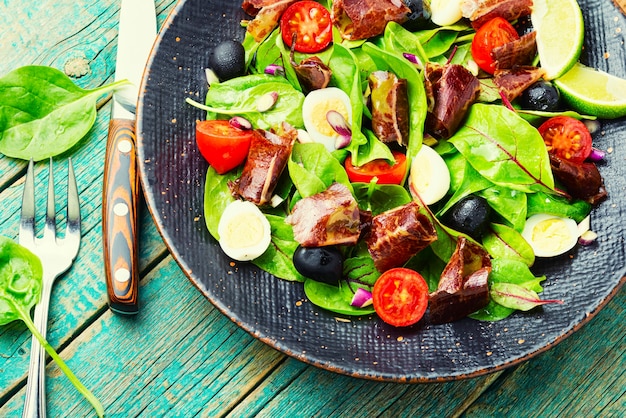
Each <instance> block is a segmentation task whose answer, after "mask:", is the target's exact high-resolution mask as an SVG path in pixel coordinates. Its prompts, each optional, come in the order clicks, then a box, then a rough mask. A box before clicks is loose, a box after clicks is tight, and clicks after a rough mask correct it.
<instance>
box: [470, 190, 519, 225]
mask: <svg viewBox="0 0 626 418" xmlns="http://www.w3.org/2000/svg"><path fill="white" fill-rule="evenodd" d="M477 194H478V195H479V196H482V197H484V198H485V199H486V200H487V203H489V206H491V208H492V209H494V210H495V211H496V212H497V213H498V214H499V215H500V216H501V217H502V218H503V219H504V220H506V221H507V222H508V223H510V224H511V225H512V226H513V228H515V229H517V230H518V231H521V230H522V229H524V223H526V193H523V192H520V191H519V190H515V189H509V188H507V187H501V186H497V185H494V186H491V187H489V188H486V189H484V190H481V191H479V192H478V193H477Z"/></svg>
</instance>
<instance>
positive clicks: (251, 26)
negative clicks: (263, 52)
mask: <svg viewBox="0 0 626 418" xmlns="http://www.w3.org/2000/svg"><path fill="white" fill-rule="evenodd" d="M296 1H298V0H246V1H244V2H243V4H242V5H241V7H242V8H243V10H244V11H245V12H246V13H248V14H249V15H250V16H254V19H252V20H251V21H250V22H248V26H247V28H246V30H247V31H248V33H249V34H250V35H252V37H253V38H254V40H255V41H257V42H261V41H262V40H263V39H265V37H266V36H267V35H269V34H270V32H271V31H273V30H274V28H276V26H278V22H279V21H280V17H281V16H282V14H283V12H284V11H285V10H287V7H289V6H291V5H292V4H293V3H295V2H296Z"/></svg>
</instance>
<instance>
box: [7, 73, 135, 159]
mask: <svg viewBox="0 0 626 418" xmlns="http://www.w3.org/2000/svg"><path fill="white" fill-rule="evenodd" d="M125 84H128V82H127V81H119V82H115V83H112V84H108V85H105V86H102V87H99V88H96V89H93V90H84V89H82V88H80V87H78V86H77V85H75V84H74V83H73V82H72V80H70V79H69V77H67V76H66V75H65V74H64V73H63V72H61V71H59V70H57V69H55V68H52V67H47V66H34V65H32V66H26V67H21V68H18V69H16V70H14V71H11V72H10V73H8V74H7V75H5V76H4V77H2V78H0V115H1V117H0V153H2V154H4V155H6V156H9V157H13V158H21V159H23V160H29V159H31V158H32V159H34V160H35V161H40V160H43V159H46V158H49V157H53V156H55V155H59V154H62V153H64V152H65V151H67V150H69V149H70V148H72V147H73V146H74V145H75V144H76V143H77V142H78V141H80V140H81V138H83V137H84V136H85V135H86V134H87V132H89V130H90V129H91V127H92V126H93V123H94V122H95V120H96V114H97V110H96V100H97V99H98V98H99V97H100V96H102V95H103V94H105V93H107V92H110V91H111V90H114V89H116V88H118V87H122V86H123V85H125Z"/></svg>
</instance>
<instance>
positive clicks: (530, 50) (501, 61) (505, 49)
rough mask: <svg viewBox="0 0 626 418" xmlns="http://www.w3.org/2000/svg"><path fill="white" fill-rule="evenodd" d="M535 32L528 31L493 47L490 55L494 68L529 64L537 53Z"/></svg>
mask: <svg viewBox="0 0 626 418" xmlns="http://www.w3.org/2000/svg"><path fill="white" fill-rule="evenodd" d="M536 37H537V32H530V33H527V34H526V35H524V36H522V37H521V38H519V39H516V40H514V41H511V42H507V43H506V44H504V45H502V46H498V47H495V48H494V49H493V51H491V56H492V57H493V59H494V61H495V63H496V70H500V69H508V68H513V67H515V66H516V65H529V64H531V63H532V61H533V59H534V58H535V55H537V43H536V42H535V38H536Z"/></svg>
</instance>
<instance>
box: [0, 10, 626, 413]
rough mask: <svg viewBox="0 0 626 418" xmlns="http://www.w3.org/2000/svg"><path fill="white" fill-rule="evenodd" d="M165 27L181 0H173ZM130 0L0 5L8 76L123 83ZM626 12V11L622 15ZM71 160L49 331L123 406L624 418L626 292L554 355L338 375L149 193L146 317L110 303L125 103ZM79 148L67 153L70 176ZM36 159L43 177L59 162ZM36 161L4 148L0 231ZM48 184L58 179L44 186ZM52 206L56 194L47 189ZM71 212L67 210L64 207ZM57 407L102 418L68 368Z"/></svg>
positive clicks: (21, 369)
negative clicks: (207, 258) (188, 240)
mask: <svg viewBox="0 0 626 418" xmlns="http://www.w3.org/2000/svg"><path fill="white" fill-rule="evenodd" d="M156 4H157V11H158V24H159V27H161V26H162V25H163V22H164V21H165V19H166V17H167V15H168V12H169V11H170V10H171V9H172V8H173V7H174V4H175V1H174V0H157V1H156ZM118 12H119V2H117V1H113V0H97V1H95V0H84V1H83V0H55V1H52V0H38V1H34V0H2V1H0V74H5V73H7V72H9V71H11V70H13V69H16V68H18V67H20V66H23V65H27V64H39V65H48V66H52V67H56V68H58V69H61V70H64V69H68V68H69V67H68V66H73V67H72V68H73V69H74V70H75V69H76V68H79V69H82V70H84V71H81V72H78V74H82V73H84V75H82V76H80V77H77V78H74V81H75V82H76V83H77V84H78V85H80V86H82V87H90V88H92V87H96V86H99V85H102V84H104V83H108V82H111V81H112V79H113V72H114V67H115V52H116V46H117V18H118ZM617 13H619V12H618V11H617V9H616V15H617ZM98 109H99V111H98V117H97V120H96V122H95V125H94V127H93V129H92V130H91V131H90V132H89V134H88V135H87V136H86V137H85V138H84V139H83V140H82V141H81V142H80V144H79V145H78V146H77V147H75V148H74V149H73V150H72V152H71V156H72V158H73V161H74V164H75V168H76V171H77V180H78V185H79V192H80V196H81V200H82V206H81V209H82V215H83V227H82V234H83V240H82V245H81V248H80V253H79V255H78V258H77V260H76V262H75V263H74V265H73V267H72V268H71V269H70V270H69V272H68V273H67V274H66V275H65V276H63V277H62V278H61V279H60V280H59V281H58V282H57V284H56V285H55V287H54V290H53V294H52V302H51V310H50V320H49V325H48V330H49V331H48V339H49V341H50V343H51V344H52V346H54V347H55V348H56V349H57V350H58V352H59V353H60V355H61V357H63V359H65V360H66V361H67V363H68V365H69V366H70V368H71V369H72V370H73V371H74V372H75V374H76V375H77V376H78V377H79V378H80V379H81V380H82V381H83V383H85V385H86V386H87V387H88V388H90V390H91V391H92V392H93V393H94V394H95V395H96V396H97V397H98V398H99V399H100V400H101V402H102V404H103V405H104V408H105V410H106V413H107V415H108V416H119V417H132V416H147V417H148V416H149V417H153V416H196V415H199V416H251V415H260V416H272V417H276V416H379V415H380V416H389V417H395V416H437V417H439V416H479V417H482V416H509V417H535V416H581V417H583V416H584V417H588V416H615V417H618V416H624V415H625V414H626V367H625V366H626V354H625V348H626V337H625V333H624V329H625V328H624V325H623V321H624V318H625V317H626V316H625V314H624V308H625V307H626V294H625V292H623V291H621V292H619V293H618V294H617V296H616V297H615V298H614V299H613V300H612V301H611V302H610V303H609V304H608V305H607V306H606V307H605V308H604V309H603V310H602V311H601V312H600V313H599V314H598V315H597V316H596V317H595V318H594V319H593V320H592V321H591V322H590V323H588V324H587V325H585V326H584V327H583V328H582V329H581V330H580V331H578V332H576V333H575V334H574V335H572V336H570V337H568V338H567V339H566V340H565V341H564V342H562V343H561V344H559V345H557V346H556V347H554V348H553V349H551V350H549V351H547V352H545V353H543V354H541V355H539V356H538V357H535V358H534V359H531V360H530V361H528V362H525V363H523V364H521V365H519V366H516V367H513V368H510V369H506V370H504V371H501V372H498V373H495V374H491V375H486V376H482V377H478V378H474V379H470V380H463V381H455V382H448V383H437V384H414V385H408V384H395V383H381V382H373V381H366V380H362V379H357V378H352V377H347V376H343V375H337V374H334V373H331V372H328V371H324V370H320V369H317V368H315V367H313V366H310V365H307V364H305V363H302V362H300V361H298V360H295V359H292V358H290V357H288V356H286V355H284V354H282V353H280V352H278V351H275V350H274V349H272V348H270V347H268V346H267V345H265V344H264V343H262V342H260V341H257V340H255V339H254V338H252V337H251V336H250V335H248V334H247V333H246V332H244V331H242V330H241V329H239V328H238V327H237V326H236V325H235V324H234V323H232V322H231V321H230V320H229V319H228V318H226V317H225V316H224V315H222V314H221V313H220V312H219V311H217V310H216V309H215V308H213V306H212V305H211V304H210V303H209V302H208V301H207V300H205V299H204V297H203V296H202V295H201V294H200V293H199V292H198V291H197V290H196V289H195V288H194V287H193V286H192V285H191V283H190V282H189V281H188V279H187V278H186V277H185V275H184V274H183V273H182V272H181V270H180V269H179V267H178V265H177V264H176V262H175V261H174V260H173V259H172V257H171V256H170V255H169V253H168V251H167V249H166V247H165V245H164V244H163V242H162V240H161V238H160V236H159V234H158V232H157V230H156V228H155V226H154V224H153V222H152V220H151V218H150V215H149V213H148V211H147V210H146V207H145V204H143V203H142V205H141V206H140V210H139V222H140V225H139V260H140V267H141V284H140V296H139V302H140V305H141V309H140V313H139V315H137V316H136V317H123V316H119V315H115V314H113V313H111V312H110V311H109V310H108V308H107V304H106V289H105V282H104V267H103V259H102V237H101V230H102V226H101V219H102V216H101V211H102V204H101V202H102V199H101V195H102V183H103V161H104V153H105V142H106V136H107V126H108V120H109V114H110V100H109V98H103V99H102V100H101V101H100V102H99V103H98ZM66 159H67V155H64V156H60V157H57V158H55V159H54V166H55V170H57V171H59V172H62V170H63V169H64V168H65V166H66ZM46 166H47V164H43V163H39V164H37V165H36V172H37V173H38V182H44V181H45V180H44V178H45V174H44V173H43V170H44V168H46ZM25 171H26V163H25V162H24V161H21V160H15V159H11V158H6V157H4V156H0V207H1V208H2V210H1V212H0V234H2V235H6V236H8V237H11V238H16V237H17V234H18V222H19V212H20V203H21V194H22V188H23V181H24V175H25ZM42 184H44V183H42ZM40 201H43V197H40ZM59 210H60V209H59ZM30 341H31V339H30V333H29V332H28V331H27V329H26V327H25V326H24V325H23V324H22V323H17V322H15V323H12V324H10V325H8V326H4V327H2V328H0V416H1V417H17V416H20V414H21V410H22V406H23V402H24V392H25V385H26V375H27V369H28V361H29V354H30ZM47 391H48V413H49V415H50V416H53V417H57V416H58V417H61V416H71V417H78V416H94V415H95V414H94V411H93V410H92V409H91V406H90V405H89V404H88V403H87V402H86V401H85V400H84V399H83V398H82V397H81V396H80V395H79V394H78V392H77V391H76V390H75V389H74V388H73V387H72V386H71V385H70V383H69V381H68V379H67V378H66V377H65V376H64V375H63V374H62V373H61V371H60V369H59V368H58V367H57V365H56V364H54V363H51V362H49V363H48V366H47Z"/></svg>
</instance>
